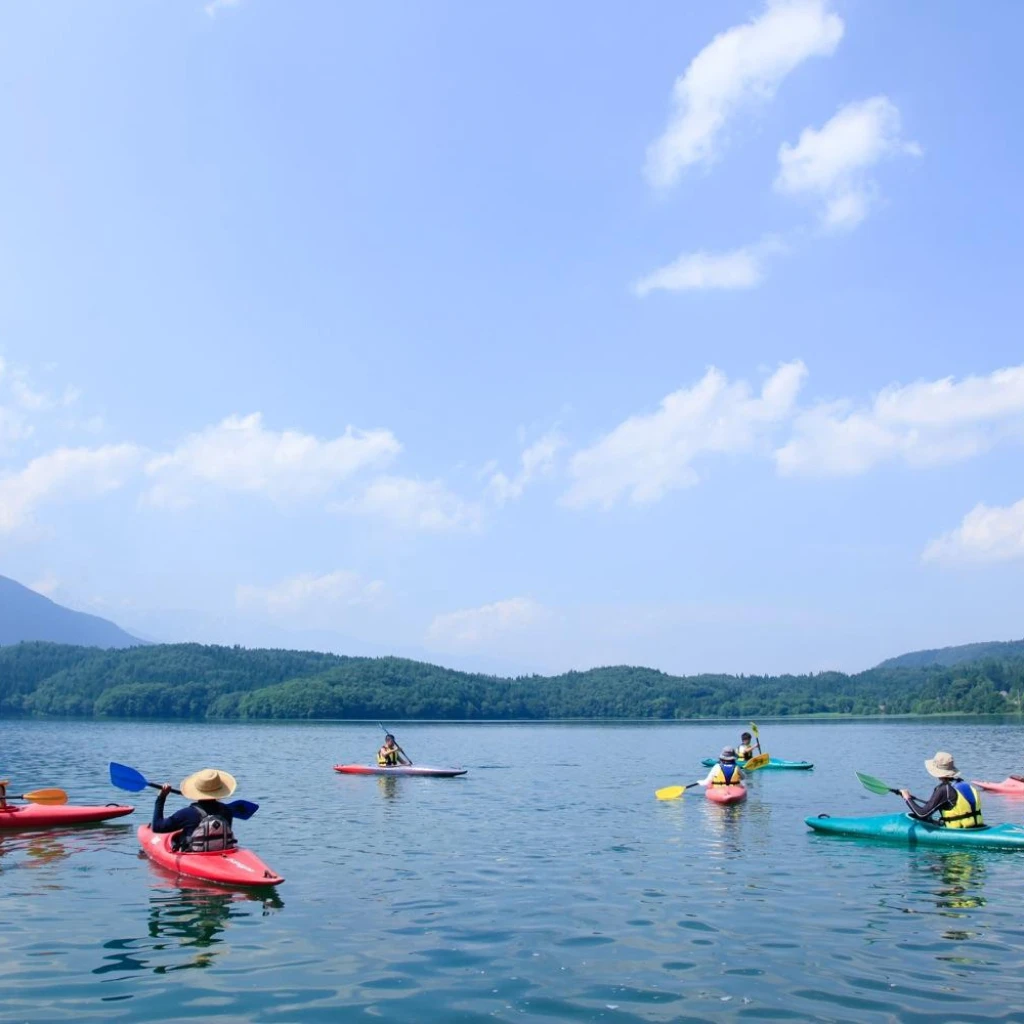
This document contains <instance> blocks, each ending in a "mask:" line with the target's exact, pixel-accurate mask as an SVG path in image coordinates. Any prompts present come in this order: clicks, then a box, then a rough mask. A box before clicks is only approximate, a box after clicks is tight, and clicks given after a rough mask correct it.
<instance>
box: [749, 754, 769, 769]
mask: <svg viewBox="0 0 1024 1024" xmlns="http://www.w3.org/2000/svg"><path fill="white" fill-rule="evenodd" d="M770 760H771V757H770V756H769V755H768V754H757V755H755V756H754V757H752V758H751V759H750V760H749V761H744V762H743V771H745V772H756V771H757V769H758V768H763V767H764V766H765V765H766V764H767V763H768V762H769V761H770Z"/></svg>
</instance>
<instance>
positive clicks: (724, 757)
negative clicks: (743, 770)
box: [718, 747, 736, 761]
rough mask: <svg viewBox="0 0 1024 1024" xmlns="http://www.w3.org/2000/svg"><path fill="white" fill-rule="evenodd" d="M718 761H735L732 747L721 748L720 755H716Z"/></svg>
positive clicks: (734, 752)
mask: <svg viewBox="0 0 1024 1024" xmlns="http://www.w3.org/2000/svg"><path fill="white" fill-rule="evenodd" d="M718 760H719V761H735V760H736V751H735V750H733V748H732V747H723V748H722V752H721V754H719V755H718Z"/></svg>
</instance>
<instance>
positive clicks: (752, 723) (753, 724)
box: [750, 722, 761, 754]
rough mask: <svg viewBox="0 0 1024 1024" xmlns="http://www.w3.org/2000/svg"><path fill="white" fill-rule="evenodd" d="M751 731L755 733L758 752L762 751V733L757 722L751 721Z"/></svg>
mask: <svg viewBox="0 0 1024 1024" xmlns="http://www.w3.org/2000/svg"><path fill="white" fill-rule="evenodd" d="M750 731H751V732H752V733H753V734H754V742H755V743H756V744H757V752H758V753H759V754H760V753H761V734H760V733H759V732H758V731H757V723H756V722H751V723H750Z"/></svg>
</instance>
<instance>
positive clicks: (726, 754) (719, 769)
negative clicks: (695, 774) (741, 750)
mask: <svg viewBox="0 0 1024 1024" xmlns="http://www.w3.org/2000/svg"><path fill="white" fill-rule="evenodd" d="M742 781H743V772H741V771H740V767H739V765H738V764H737V763H736V751H735V750H734V749H733V748H732V747H723V748H722V753H721V754H719V755H718V762H717V763H716V764H714V765H712V767H711V771H709V772H708V775H707V778H706V779H701V780H700V784H701V785H702V786H737V785H739V784H740V782H742Z"/></svg>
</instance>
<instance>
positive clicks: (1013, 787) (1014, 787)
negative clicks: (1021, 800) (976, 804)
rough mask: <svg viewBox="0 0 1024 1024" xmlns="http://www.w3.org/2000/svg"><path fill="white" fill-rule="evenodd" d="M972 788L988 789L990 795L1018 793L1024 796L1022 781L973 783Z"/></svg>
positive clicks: (1006, 780) (1008, 780) (1023, 783)
mask: <svg viewBox="0 0 1024 1024" xmlns="http://www.w3.org/2000/svg"><path fill="white" fill-rule="evenodd" d="M971 785H972V786H977V787H978V788H979V789H987V790H988V791H989V792H990V793H1016V794H1017V795H1018V796H1024V782H1021V781H1020V779H1004V780H1003V781H1002V782H972V783H971Z"/></svg>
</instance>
